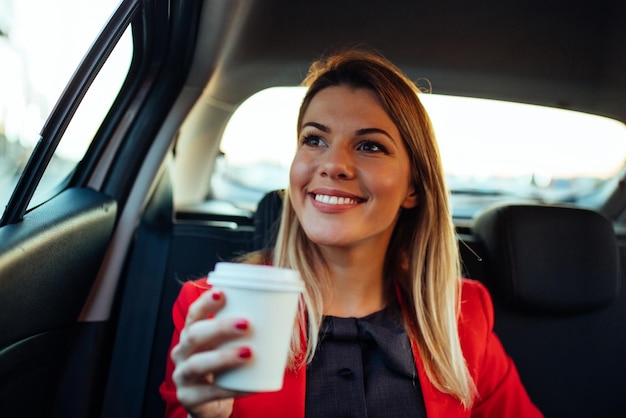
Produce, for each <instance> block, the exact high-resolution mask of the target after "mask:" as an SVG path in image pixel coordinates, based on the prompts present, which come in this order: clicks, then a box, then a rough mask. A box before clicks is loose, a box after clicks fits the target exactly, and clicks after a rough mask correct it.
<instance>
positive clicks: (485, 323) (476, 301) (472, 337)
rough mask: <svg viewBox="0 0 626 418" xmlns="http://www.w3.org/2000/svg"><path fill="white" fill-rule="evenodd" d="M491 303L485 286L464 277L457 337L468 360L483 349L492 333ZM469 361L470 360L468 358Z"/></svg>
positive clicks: (492, 314) (492, 316)
mask: <svg viewBox="0 0 626 418" xmlns="http://www.w3.org/2000/svg"><path fill="white" fill-rule="evenodd" d="M493 322H494V313H493V304H492V301H491V296H490V295H489V291H488V290H487V288H486V287H485V286H484V285H483V284H482V283H480V282H478V281H475V280H467V279H464V280H463V281H462V286H461V301H460V312H459V337H460V339H461V346H462V348H463V352H464V353H465V356H466V358H467V359H468V360H470V359H471V358H473V357H475V356H478V357H480V354H481V353H482V352H483V351H484V349H485V347H486V345H487V344H488V342H489V339H490V337H491V334H492V333H493ZM470 361H471V360H470Z"/></svg>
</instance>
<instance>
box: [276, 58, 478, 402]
mask: <svg viewBox="0 0 626 418" xmlns="http://www.w3.org/2000/svg"><path fill="white" fill-rule="evenodd" d="M303 85H305V86H308V91H307V93H306V95H305V97H304V100H303V102H302V105H301V107H300V116H299V118H298V134H299V132H300V126H301V123H302V116H303V114H304V112H305V111H306V109H307V108H308V106H309V104H310V102H311V100H312V98H313V97H314V96H315V95H316V94H317V93H318V92H319V91H320V90H322V89H324V88H326V87H330V86H337V85H347V86H350V87H354V88H366V89H369V90H371V91H373V92H374V93H375V94H376V95H377V96H378V99H379V101H380V103H381V105H382V106H383V108H384V109H385V111H386V112H387V114H388V115H389V116H390V118H391V119H392V121H393V122H394V123H395V125H396V126H397V127H398V130H399V131H400V134H401V136H402V138H403V141H404V144H405V146H406V148H407V151H408V154H409V158H410V161H411V180H412V182H413V185H414V187H415V190H416V192H417V197H418V204H417V206H416V207H415V208H413V209H402V212H401V213H400V216H399V219H398V222H397V224H396V226H395V230H394V232H393V236H392V238H391V242H390V244H389V248H388V250H387V254H386V259H385V280H387V281H393V283H392V285H393V286H395V287H396V289H397V290H398V292H397V293H398V296H399V298H400V301H399V302H400V303H401V304H402V306H404V311H405V326H406V328H407V332H408V333H409V335H410V337H411V338H412V340H413V341H414V342H415V343H416V344H417V347H418V351H419V355H420V357H421V360H422V363H423V364H424V369H425V371H426V374H427V376H428V378H429V379H430V380H431V382H432V383H433V384H434V385H435V386H436V387H437V388H438V389H439V390H441V391H442V392H446V393H449V394H451V395H453V396H455V397H457V398H458V399H459V400H460V401H461V402H462V403H463V404H464V405H465V406H466V407H469V406H470V405H471V404H472V401H473V399H474V396H475V386H474V382H473V380H472V378H471V376H470V373H469V370H468V368H467V365H466V362H465V359H464V357H463V353H462V351H461V344H460V340H459V335H458V322H457V320H458V315H459V303H460V302H459V301H460V262H459V255H458V248H457V241H456V234H455V230H454V225H453V223H452V217H451V214H450V207H449V204H448V197H447V189H446V185H445V179H444V174H443V168H442V164H441V158H440V154H439V149H438V146H437V143H436V140H435V135H434V132H433V128H432V125H431V122H430V118H429V117H428V114H427V113H426V111H425V109H424V107H423V106H422V104H421V102H420V100H419V98H418V93H419V90H418V88H417V87H416V86H415V84H414V83H413V82H411V81H410V80H409V79H408V77H406V76H405V75H404V74H403V73H402V72H401V71H400V70H399V69H398V68H397V67H395V66H394V65H393V64H392V63H391V62H389V61H388V60H387V59H385V58H384V57H382V56H381V55H379V54H376V53H373V52H368V51H362V50H348V51H345V52H341V53H337V54H334V55H331V56H330V57H328V58H327V59H325V60H320V61H317V62H315V63H314V64H313V65H312V66H311V68H310V70H309V74H308V75H307V77H306V78H305V80H304V81H303ZM283 200H284V205H283V212H282V218H281V224H280V229H279V232H278V237H277V241H276V245H275V247H274V251H273V263H274V265H276V266H280V267H287V268H293V269H296V270H298V271H300V273H301V275H302V278H303V280H304V281H305V283H306V292H305V295H304V296H303V306H302V312H301V315H300V317H299V319H300V330H299V331H298V330H296V331H294V338H293V341H294V344H293V347H292V350H293V353H292V354H294V356H295V353H296V352H298V351H299V352H301V353H302V352H303V353H304V361H307V362H310V361H311V359H312V357H313V355H314V353H315V348H316V346H317V342H318V332H319V328H320V325H321V322H322V318H323V315H322V312H323V308H324V301H323V299H322V294H323V293H324V292H323V289H325V287H326V286H328V283H329V280H330V278H329V273H328V268H327V266H326V264H325V262H324V259H323V257H322V256H321V253H320V252H319V250H318V248H317V246H316V245H315V244H314V243H313V242H311V241H310V240H309V239H308V238H307V237H306V235H305V233H304V230H303V229H302V226H301V224H300V221H299V220H298V218H297V216H296V214H295V212H294V209H293V206H292V204H291V201H290V199H289V195H288V193H287V195H286V196H285V198H284V199H283ZM300 332H304V333H305V334H306V349H304V348H303V347H299V346H298V342H299V341H300V334H299V333H300ZM294 356H292V358H295V357H294Z"/></svg>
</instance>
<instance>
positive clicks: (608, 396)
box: [474, 205, 626, 418]
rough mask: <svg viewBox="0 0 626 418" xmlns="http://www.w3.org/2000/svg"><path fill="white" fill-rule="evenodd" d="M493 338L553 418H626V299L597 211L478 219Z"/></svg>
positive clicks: (517, 211)
mask: <svg viewBox="0 0 626 418" xmlns="http://www.w3.org/2000/svg"><path fill="white" fill-rule="evenodd" d="M474 233H475V235H476V236H477V237H478V238H479V239H480V240H482V242H483V243H484V246H485V248H486V252H487V256H486V258H487V259H486V264H487V280H486V281H485V284H486V285H487V287H488V288H489V290H490V292H491V295H492V297H493V301H494V307H495V330H496V333H497V334H498V335H499V337H500V339H501V340H502V343H503V345H504V346H505V348H506V350H507V352H508V353H509V355H510V356H511V357H512V358H513V359H514V361H515V363H516V365H517V367H518V369H519V373H520V376H521V378H522V380H523V382H524V385H525V386H526V388H527V390H528V393H529V395H530V396H531V398H532V399H533V400H534V401H535V402H536V404H537V405H538V406H539V408H540V409H542V411H543V412H544V413H545V415H546V416H547V417H568V418H572V417H618V416H620V417H623V416H624V414H626V379H625V376H626V296H625V292H624V291H623V286H624V277H623V275H622V274H621V268H620V262H619V253H618V245H617V240H616V236H615V233H614V230H613V226H612V224H611V222H610V221H609V220H608V219H606V218H605V217H603V216H602V215H600V214H599V213H597V212H594V211H591V210H585V209H579V208H571V207H557V206H547V205H504V206H499V207H493V208H490V209H488V210H486V211H484V212H483V213H481V214H480V215H478V217H477V218H476V220H475V222H474Z"/></svg>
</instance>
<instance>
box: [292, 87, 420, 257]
mask: <svg viewBox="0 0 626 418" xmlns="http://www.w3.org/2000/svg"><path fill="white" fill-rule="evenodd" d="M299 130H300V135H299V138H298V148H297V151H296V155H295V157H294V160H293V163H292V165H291V171H290V195H291V201H292V205H293V207H294V210H295V212H296V214H297V216H298V219H299V220H300V223H301V224H302V227H303V228H304V231H305V233H306V235H307V236H308V237H309V239H311V240H312V241H313V242H315V243H317V244H319V245H322V246H333V247H351V246H357V245H363V244H365V245H366V246H367V248H369V249H371V250H378V249H380V250H381V251H385V250H386V248H387V246H388V244H389V239H390V237H391V233H392V231H393V228H394V226H395V223H396V220H397V216H398V213H399V210H400V208H401V207H404V208H411V207H414V206H415V205H416V204H417V199H416V197H415V195H414V194H413V191H414V189H413V187H412V185H411V182H410V163H409V156H408V153H407V151H406V148H405V146H404V143H403V141H402V138H401V137H400V133H399V131H398V129H397V127H396V126H395V125H394V123H393V122H392V121H391V119H390V118H389V116H388V115H387V113H386V112H385V111H384V110H383V108H382V107H381V106H380V104H379V103H378V100H377V98H376V96H375V94H374V93H373V92H372V91H370V90H368V89H363V88H360V89H354V88H350V87H345V86H335V87H328V88H325V89H323V90H321V91H320V92H318V93H317V94H316V95H315V96H314V97H313V99H312V100H311V102H310V103H309V106H308V108H307V109H306V111H305V113H304V115H303V118H302V126H300V127H299Z"/></svg>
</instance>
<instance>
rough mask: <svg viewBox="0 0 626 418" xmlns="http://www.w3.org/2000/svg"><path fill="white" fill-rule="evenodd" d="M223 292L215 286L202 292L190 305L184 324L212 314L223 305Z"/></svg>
mask: <svg viewBox="0 0 626 418" xmlns="http://www.w3.org/2000/svg"><path fill="white" fill-rule="evenodd" d="M224 302H225V298H224V293H223V292H222V291H221V290H219V289H216V288H213V289H211V290H208V291H206V292H204V293H203V294H202V295H200V297H199V298H198V299H196V300H195V301H194V302H193V303H192V304H191V305H190V306H189V311H188V312H187V318H186V319H185V326H187V325H189V324H191V323H193V322H195V321H200V320H203V319H207V318H209V317H210V316H213V315H214V314H215V313H216V312H218V311H219V310H220V309H221V308H222V307H223V306H224Z"/></svg>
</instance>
